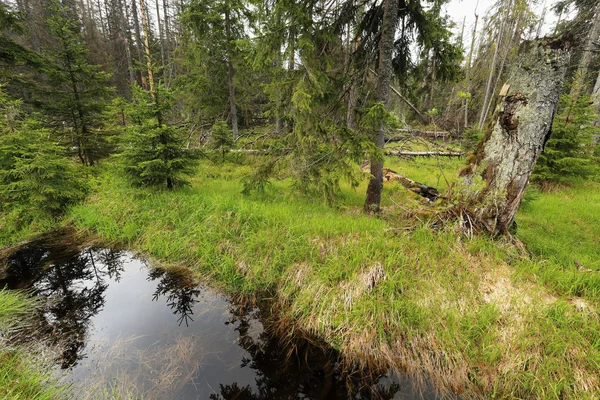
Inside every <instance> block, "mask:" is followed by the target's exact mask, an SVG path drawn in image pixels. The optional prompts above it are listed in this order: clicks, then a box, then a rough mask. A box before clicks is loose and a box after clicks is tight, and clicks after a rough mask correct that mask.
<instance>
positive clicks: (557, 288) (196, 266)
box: [70, 160, 600, 399]
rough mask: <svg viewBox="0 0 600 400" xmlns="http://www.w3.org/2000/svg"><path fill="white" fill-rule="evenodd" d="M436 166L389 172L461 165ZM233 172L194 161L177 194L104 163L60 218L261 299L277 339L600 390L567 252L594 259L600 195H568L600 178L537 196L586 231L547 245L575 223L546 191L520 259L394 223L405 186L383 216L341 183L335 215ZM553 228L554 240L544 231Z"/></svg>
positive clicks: (478, 392) (596, 330)
mask: <svg viewBox="0 0 600 400" xmlns="http://www.w3.org/2000/svg"><path fill="white" fill-rule="evenodd" d="M441 162H443V163H445V164H446V165H442V167H445V168H446V172H445V174H444V173H442V172H437V174H438V175H437V177H436V172H435V171H441V170H440V169H439V168H440V162H438V161H437V160H431V161H429V163H430V165H428V166H426V167H423V169H421V168H416V165H415V164H414V162H413V161H402V160H392V161H391V162H390V163H391V164H393V165H390V167H392V168H393V169H394V170H397V171H399V173H401V174H403V175H407V176H410V177H411V178H413V179H415V180H419V181H421V182H423V183H426V184H429V185H432V186H436V185H437V186H438V187H440V188H441V189H443V188H444V186H445V185H446V184H447V183H446V179H445V178H444V175H445V176H447V177H448V176H456V174H455V173H454V172H448V168H450V169H458V167H459V165H460V164H461V162H459V161H456V160H447V161H441ZM244 168H246V167H239V166H236V165H233V164H228V163H225V164H221V165H218V166H215V165H209V164H206V165H203V166H202V167H201V169H200V171H201V172H200V174H199V175H198V176H197V177H196V178H195V179H194V180H193V182H192V186H191V187H190V188H186V189H183V190H181V191H178V192H175V193H170V192H166V191H147V190H140V189H132V188H131V187H129V186H128V185H127V184H126V183H124V182H123V181H122V180H121V179H120V178H119V177H118V176H117V175H116V174H113V173H111V172H110V171H106V172H105V173H104V174H102V175H101V176H100V177H99V178H98V181H97V188H96V194H95V195H94V196H93V197H92V198H91V199H90V200H89V201H88V202H87V203H86V204H83V205H80V206H77V207H75V208H74V209H73V210H72V212H71V214H70V218H71V220H72V222H73V223H74V224H75V225H76V226H77V227H78V228H80V229H82V230H84V231H86V232H89V233H94V234H97V235H99V236H100V237H102V238H104V239H106V240H109V241H115V242H120V243H125V244H128V245H130V246H132V247H134V248H135V249H137V250H139V251H141V252H145V253H147V254H149V255H150V256H152V257H156V258H158V259H160V260H161V261H162V262H165V263H169V264H172V265H185V266H188V267H190V268H191V269H192V270H193V271H194V272H195V273H196V274H197V275H198V276H202V277H203V278H209V279H211V280H212V281H213V282H215V283H217V284H220V285H222V286H223V287H225V288H227V289H228V290H231V291H233V292H236V293H253V292H263V293H264V292H268V293H271V294H273V296H274V297H275V300H276V302H277V304H278V309H279V310H280V311H279V312H278V313H277V314H278V316H279V318H280V319H281V321H282V327H284V328H282V329H281V330H282V333H283V334H286V332H287V334H292V332H293V331H294V329H295V328H294V327H302V329H304V330H305V331H308V332H309V333H311V334H314V335H317V336H318V337H320V338H323V339H324V340H325V341H326V342H328V343H330V344H332V345H333V346H334V347H335V348H337V349H339V350H341V351H342V353H343V354H344V356H345V357H346V360H348V362H349V363H352V364H353V365H354V366H356V365H357V364H359V366H360V365H361V364H362V365H363V366H366V365H368V366H380V367H387V366H392V367H393V368H394V369H396V370H398V371H400V372H403V373H407V374H409V375H411V376H413V377H414V378H415V379H425V380H427V381H428V382H432V383H434V384H436V386H437V387H439V388H443V389H446V390H448V389H449V390H452V391H454V392H456V393H460V394H462V395H463V396H465V397H470V396H473V397H480V396H485V397H488V396H492V395H493V396H495V397H497V398H557V399H558V398H562V399H565V398H566V399H580V398H592V396H593V393H594V392H596V393H597V392H598V391H600V382H599V379H598V378H597V377H598V376H599V372H600V371H599V367H598V360H599V359H600V348H599V347H598V346H597V343H600V322H599V321H598V313H597V310H598V294H599V292H598V290H599V289H600V278H599V277H598V276H597V275H596V274H593V273H590V272H585V271H580V270H578V269H577V268H576V267H575V266H574V265H571V263H572V261H570V257H573V256H574V255H577V257H579V260H580V262H581V263H582V264H583V263H586V264H587V265H588V266H589V268H590V269H594V268H596V269H597V268H599V267H600V266H597V265H595V264H594V262H597V260H598V259H600V257H597V255H598V253H597V251H598V250H597V247H594V246H592V245H591V242H592V241H593V240H594V239H593V238H594V236H590V235H594V234H595V233H600V232H596V230H597V229H598V227H599V226H600V224H595V227H591V226H590V225H593V224H589V223H587V222H588V221H589V218H590V217H589V215H588V213H590V214H593V215H594V217H592V218H598V216H599V215H600V212H597V211H598V210H597V209H596V208H594V207H597V204H600V202H596V203H595V204H596V206H591V205H586V204H582V203H580V201H581V199H580V197H581V196H583V194H584V193H588V192H589V191H590V189H593V188H595V189H598V188H597V186H594V187H593V188H590V187H584V188H571V189H568V190H569V192H568V193H562V192H555V193H550V194H544V195H543V196H549V199H555V200H554V201H555V203H554V204H556V205H555V207H558V204H561V209H562V210H564V208H563V207H565V199H564V197H565V196H570V198H572V199H573V203H570V205H569V207H572V208H573V212H574V213H575V214H576V215H577V217H575V218H576V219H578V226H579V227H581V229H582V230H584V232H578V234H577V238H578V239H577V240H578V243H580V244H581V246H578V245H573V244H572V245H571V246H570V251H569V252H567V251H566V248H567V246H568V245H565V246H562V245H561V246H562V247H561V248H565V251H560V250H557V251H556V252H553V251H554V250H552V251H551V250H550V249H552V248H553V246H554V245H555V244H556V243H558V242H560V241H561V240H563V239H566V238H567V237H568V236H570V234H572V233H573V232H571V233H569V229H571V228H568V227H567V226H570V224H571V222H572V221H573V218H569V217H566V216H565V215H564V214H565V213H564V212H558V211H557V210H556V209H554V210H552V209H548V210H545V209H544V208H547V207H551V205H552V204H553V203H552V202H548V201H547V200H548V199H545V200H544V201H538V200H535V199H534V200H530V201H528V202H527V204H526V205H525V207H524V209H523V211H522V212H521V213H520V214H519V216H518V223H519V238H521V240H523V241H524V242H525V243H526V244H527V246H528V248H529V249H531V250H532V251H533V253H534V254H536V256H535V257H534V258H533V259H531V258H524V257H522V256H521V255H520V253H519V252H518V251H517V250H516V249H515V248H514V246H512V245H510V244H509V243H503V242H502V241H500V242H494V241H492V240H491V239H489V238H486V237H475V238H473V239H472V240H468V239H467V238H465V237H464V236H462V235H459V234H457V233H455V232H453V231H451V230H441V231H439V230H436V231H434V230H432V229H430V228H428V227H427V226H421V227H417V228H416V229H410V230H405V229H403V228H402V221H401V219H400V218H397V217H398V216H399V215H404V214H405V213H406V212H407V211H410V209H411V207H412V208H414V207H413V206H415V205H420V204H422V203H421V200H420V199H419V198H418V197H416V196H415V195H413V194H412V193H409V192H407V191H406V190H403V189H398V188H395V187H391V186H389V187H388V189H387V190H386V198H385V202H386V204H387V207H388V208H387V214H386V218H372V217H368V216H365V215H363V214H362V213H360V211H359V209H360V207H361V205H362V204H361V203H362V200H361V199H362V192H363V188H362V187H361V188H359V189H358V191H356V192H354V191H350V190H348V191H346V200H345V202H344V204H343V205H342V206H341V207H340V208H338V209H332V208H327V207H325V206H322V205H320V204H316V203H312V202H310V201H309V200H306V199H303V198H299V197H296V196H294V195H293V192H291V191H290V190H289V187H288V184H287V183H286V181H280V182H276V183H274V184H273V185H272V186H271V187H270V188H269V189H268V191H267V193H266V194H264V195H254V196H249V197H243V196H241V195H240V192H241V190H242V183H241V182H240V179H239V178H240V175H241V174H243V172H244V171H243V169H244ZM427 168H429V169H431V171H425V170H426V169H427ZM419 174H422V175H420V176H418V175H419ZM448 183H450V184H451V182H448ZM537 196H542V195H537ZM578 196H579V197H578ZM599 200H600V199H599ZM582 207H583V208H582ZM557 215H558V217H557ZM599 222H600V221H599ZM545 224H548V225H545ZM563 225H564V226H563ZM551 226H556V228H553V229H556V232H557V233H556V236H554V238H553V239H552V240H550V239H548V238H547V237H546V236H544V235H540V233H544V232H545V231H546V230H550V229H551ZM561 229H566V231H561ZM573 229H576V228H573ZM595 237H596V238H597V237H598V235H596V236H595ZM548 240H550V241H548ZM594 260H595V261H594Z"/></svg>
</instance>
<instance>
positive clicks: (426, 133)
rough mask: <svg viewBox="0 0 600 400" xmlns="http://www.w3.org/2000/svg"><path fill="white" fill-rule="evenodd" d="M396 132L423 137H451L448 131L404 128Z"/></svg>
mask: <svg viewBox="0 0 600 400" xmlns="http://www.w3.org/2000/svg"><path fill="white" fill-rule="evenodd" d="M396 131H397V132H400V133H412V134H416V135H421V136H438V137H439V136H441V137H446V136H448V135H450V132H448V131H422V130H420V129H412V128H402V129H397V130H396Z"/></svg>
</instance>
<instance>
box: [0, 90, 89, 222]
mask: <svg viewBox="0 0 600 400" xmlns="http://www.w3.org/2000/svg"><path fill="white" fill-rule="evenodd" d="M0 110H1V116H2V120H1V121H0V211H13V212H16V213H17V214H18V216H19V220H21V222H25V221H28V220H31V219H32V218H35V217H37V216H39V217H44V216H52V217H56V216H58V215H59V214H61V213H62V212H63V211H65V209H66V208H67V207H68V206H69V205H71V204H73V203H76V202H78V201H80V200H82V199H83V198H84V197H85V194H86V185H85V184H84V183H83V182H82V180H81V179H80V177H79V174H78V171H77V169H76V168H75V166H74V165H73V163H72V162H71V161H70V160H69V159H68V158H67V157H65V155H64V151H63V150H62V148H60V147H59V146H57V145H56V144H54V143H52V142H51V141H50V140H49V136H50V134H49V132H48V131H47V130H45V129H43V128H40V127H38V126H37V124H36V123H35V122H34V121H31V120H21V114H20V113H19V111H20V102H19V101H14V100H10V99H9V98H8V97H7V96H6V95H4V94H3V92H1V91H0Z"/></svg>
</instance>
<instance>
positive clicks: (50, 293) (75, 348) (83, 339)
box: [0, 241, 432, 400]
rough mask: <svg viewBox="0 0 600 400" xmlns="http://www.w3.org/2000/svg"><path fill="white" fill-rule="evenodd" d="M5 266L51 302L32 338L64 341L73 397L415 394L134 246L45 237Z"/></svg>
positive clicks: (14, 285) (8, 283)
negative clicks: (286, 336)
mask: <svg viewBox="0 0 600 400" xmlns="http://www.w3.org/2000/svg"><path fill="white" fill-rule="evenodd" d="M6 264H7V265H8V274H9V276H8V278H6V279H4V280H0V288H2V287H8V288H9V289H24V288H28V289H31V290H32V291H33V292H34V293H35V294H37V295H38V296H39V297H40V298H41V299H42V300H43V302H44V304H45V306H44V307H42V311H41V312H40V313H39V315H38V316H37V319H38V324H37V327H36V329H35V332H32V333H30V337H29V338H28V339H29V340H38V341H40V342H46V343H48V344H50V345H51V346H52V347H54V348H57V347H58V348H59V349H60V351H59V352H60V357H59V359H58V360H57V365H58V367H60V368H62V369H64V370H66V371H64V372H63V373H64V374H65V375H66V376H68V377H69V379H70V380H71V382H73V383H74V384H75V386H76V387H79V388H80V390H81V392H78V393H77V395H76V396H75V397H76V398H82V399H85V398H93V399H96V398H103V397H105V396H106V393H107V390H109V391H115V390H116V391H117V393H119V395H120V396H121V397H123V398H128V397H131V398H145V399H165V398H169V399H171V398H172V399H196V398H203V399H206V398H208V399H211V400H233V399H238V400H245V399H247V400H258V399H284V400H285V399H349V398H353V399H392V398H415V397H413V396H412V395H410V396H404V395H403V396H402V397H398V394H399V393H401V385H400V384H399V381H395V380H389V379H387V378H386V377H385V376H384V375H379V376H375V377H373V378H372V379H370V380H365V379H363V378H360V377H358V376H348V374H344V373H343V372H344V371H341V370H340V366H339V365H338V363H337V362H336V360H337V354H336V353H335V352H334V351H333V350H332V349H331V348H329V347H327V346H323V345H321V344H320V343H316V342H315V341H314V340H312V339H310V338H306V337H302V338H296V339H294V340H290V341H289V343H286V344H285V345H282V343H281V341H280V339H279V337H278V336H277V335H276V334H274V333H273V332H274V329H272V327H270V326H265V325H264V324H266V323H267V322H268V321H269V318H266V317H267V314H266V313H268V312H269V305H268V304H267V305H266V306H265V305H259V306H249V305H248V302H246V301H243V300H241V301H234V300H232V299H230V298H227V297H225V296H223V295H221V294H219V293H217V292H215V291H212V290H210V289H208V288H205V287H200V286H198V284H197V283H196V282H195V281H194V280H193V279H191V278H190V276H189V274H186V273H182V272H181V271H173V270H164V269H158V268H157V269H152V268H147V267H146V265H145V262H143V261H140V260H139V259H136V258H135V257H133V256H132V255H131V254H130V253H128V252H126V251H120V250H117V249H107V248H98V247H90V248H75V247H70V246H62V245H54V244H52V245H51V244H49V243H48V242H45V241H40V242H36V243H32V244H30V245H28V246H26V247H24V248H23V249H21V250H20V251H19V252H17V253H15V254H13V255H12V256H11V257H10V259H8V260H7V262H6ZM380 378H381V379H380ZM386 379H387V380H386ZM378 381H379V382H378ZM382 382H385V384H382ZM94 385H95V386H94ZM402 386H405V385H404V382H402ZM349 387H353V388H355V389H352V390H349ZM431 398H432V397H431Z"/></svg>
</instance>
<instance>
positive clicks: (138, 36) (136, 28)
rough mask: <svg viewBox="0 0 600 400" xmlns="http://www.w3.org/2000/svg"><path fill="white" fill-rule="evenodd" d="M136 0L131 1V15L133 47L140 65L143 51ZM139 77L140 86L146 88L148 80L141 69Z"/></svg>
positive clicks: (142, 63)
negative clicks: (133, 36)
mask: <svg viewBox="0 0 600 400" xmlns="http://www.w3.org/2000/svg"><path fill="white" fill-rule="evenodd" d="M136 2H137V0H132V1H131V11H132V13H133V15H132V17H133V31H134V33H135V47H136V49H137V56H138V61H139V63H140V66H141V65H144V55H143V51H142V47H143V44H142V34H141V29H140V20H139V14H138V9H137V4H136ZM140 77H141V81H142V87H143V88H144V89H145V90H148V82H147V81H146V76H145V75H144V73H143V72H142V71H140Z"/></svg>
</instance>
